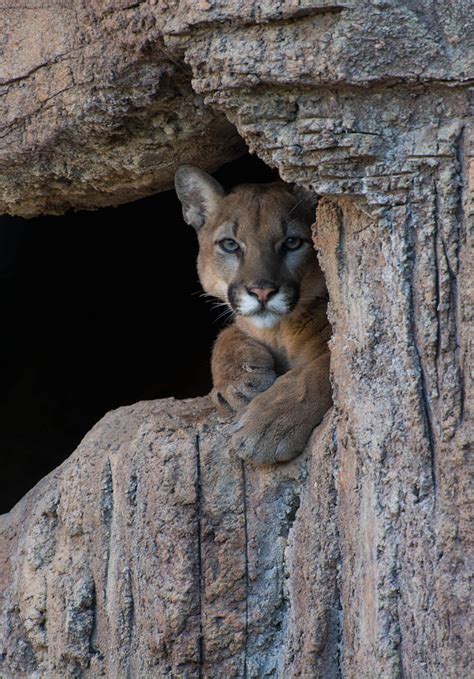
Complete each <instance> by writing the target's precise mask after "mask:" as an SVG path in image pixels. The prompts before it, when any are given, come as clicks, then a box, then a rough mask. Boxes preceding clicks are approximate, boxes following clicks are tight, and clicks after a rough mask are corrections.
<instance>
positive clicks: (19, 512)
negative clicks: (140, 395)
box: [0, 399, 338, 677]
mask: <svg viewBox="0 0 474 679" xmlns="http://www.w3.org/2000/svg"><path fill="white" fill-rule="evenodd" d="M211 420H213V421H214V424H213V425H210V424H209V422H210V421H211ZM313 450H314V452H313V454H312V455H311V454H306V455H304V456H302V457H300V458H299V459H297V460H296V461H294V462H293V463H291V464H287V465H282V466H280V467H277V468H271V467H268V468H266V469H258V470H257V469H254V468H252V467H251V466H247V467H244V466H243V464H242V463H241V462H240V461H239V460H238V459H237V458H236V457H234V456H233V455H232V453H231V450H230V448H229V441H228V436H227V434H226V424H225V422H222V421H221V422H219V421H218V420H217V421H216V417H215V413H214V411H213V409H212V408H211V407H210V403H209V401H208V400H207V399H202V400H195V401H187V402H176V401H172V400H168V401H155V402H148V403H146V402H144V403H139V404H136V405H134V406H131V407H126V408H122V409H120V410H117V411H115V412H113V413H110V414H109V415H107V416H106V417H105V418H104V419H103V420H102V421H101V422H100V423H99V424H98V425H97V426H96V427H95V428H94V429H93V430H92V431H91V432H90V433H89V434H88V436H87V437H86V438H85V439H84V441H83V442H82V444H81V446H80V447H79V448H78V450H77V451H76V452H75V453H74V454H73V455H72V456H71V457H70V458H69V459H68V460H67V461H66V462H65V463H64V464H63V465H62V466H61V467H59V468H58V469H57V470H56V471H55V472H53V473H52V474H51V475H50V476H48V477H46V478H45V479H44V480H43V481H42V482H41V483H40V484H39V485H38V486H37V487H36V488H35V489H34V490H33V491H31V492H30V493H29V495H27V496H26V497H25V498H24V500H23V501H22V502H21V503H19V505H17V507H16V508H15V509H14V510H13V511H12V512H11V513H10V514H9V515H6V517H4V519H3V525H2V533H1V535H2V543H1V549H0V554H1V555H2V569H1V572H2V579H3V582H2V604H1V610H2V616H3V620H2V623H3V624H2V628H3V630H4V638H3V639H2V648H1V657H2V659H3V663H2V669H0V672H1V676H4V677H16V676H20V675H21V676H23V674H24V673H26V674H27V675H28V676H48V677H52V676H91V677H97V676H103V675H105V676H109V677H125V676H133V677H178V676H179V677H200V676H209V677H240V676H245V675H247V676H258V677H260V676H262V677H263V676H275V674H278V675H280V676H301V675H300V674H299V673H298V672H299V671H307V668H308V667H310V666H311V667H314V669H315V671H316V670H317V668H320V669H321V671H322V672H323V673H324V676H327V677H331V676H338V670H337V640H338V634H337V629H338V627H337V625H338V617H337V615H338V613H337V601H336V593H337V592H336V575H337V569H336V558H337V542H336V528H335V514H334V502H335V495H334V479H333V459H334V455H333V451H334V446H333V442H332V421H331V419H330V417H328V418H327V420H326V422H325V424H324V425H323V426H322V427H321V428H320V430H319V432H318V434H317V435H316V436H315V437H314V438H313ZM303 555H305V556H306V557H307V558H306V560H305V559H304V558H303ZM313 559H317V567H316V568H315V569H313V567H312V566H310V564H311V562H312V560H313ZM310 601H311V602H312V603H313V604H314V605H311V611H310V613H309V615H308V613H307V612H306V609H307V607H308V604H309V602H310ZM320 656H321V657H320ZM305 668H306V669H305Z"/></svg>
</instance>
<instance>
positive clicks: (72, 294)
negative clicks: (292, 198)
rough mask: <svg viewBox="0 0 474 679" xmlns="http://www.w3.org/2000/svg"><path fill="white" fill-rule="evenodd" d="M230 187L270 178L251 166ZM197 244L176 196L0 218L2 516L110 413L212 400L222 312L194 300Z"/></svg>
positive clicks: (224, 174)
mask: <svg viewBox="0 0 474 679" xmlns="http://www.w3.org/2000/svg"><path fill="white" fill-rule="evenodd" d="M215 176H216V178H217V179H219V181H221V182H222V183H223V184H224V186H227V187H231V186H233V185H235V184H239V183H241V182H245V181H251V182H265V181H272V180H274V179H275V178H277V174H276V173H275V171H273V170H271V169H269V168H268V167H267V166H265V165H264V164H263V163H262V162H261V161H260V160H258V158H256V157H255V156H250V155H248V156H244V157H242V158H241V159H239V160H237V161H235V162H233V163H229V164H228V165H225V166H223V167H222V168H221V169H220V170H219V171H218V172H216V173H215ZM196 254H197V239H196V236H195V233H194V231H193V229H192V228H191V227H189V226H187V225H186V224H185V223H184V222H183V220H182V216H181V205H180V203H179V201H178V199H177V197H176V195H175V193H174V191H169V192H166V193H161V194H157V195H155V196H152V197H150V198H146V199H143V200H140V201H137V202H134V203H129V204H126V205H122V206H120V207H116V208H106V209H101V210H97V211H90V212H85V211H84V212H76V213H74V212H70V213H67V214H66V215H64V216H61V217H52V216H42V217H38V218H35V219H31V220H26V219H20V218H16V217H9V216H3V217H0V276H1V279H2V291H3V293H2V296H1V300H0V305H1V314H2V330H1V349H2V351H1V357H2V358H1V361H2V376H3V379H2V384H1V389H0V454H1V476H2V479H3V489H2V493H1V507H0V513H1V512H6V511H8V510H9V509H10V508H11V507H12V506H13V505H14V504H15V503H16V502H17V501H18V500H19V499H21V497H22V496H23V495H24V494H25V493H26V492H27V491H28V490H29V489H30V488H32V487H33V486H34V485H35V483H37V482H38V481H39V480H40V479H41V478H42V477H43V476H45V475H46V474H47V473H48V472H50V471H51V470H52V469H54V468H55V467H56V466H57V465H59V464H60V463H61V462H62V461H63V460H64V459H66V458H67V457H68V456H69V455H70V454H71V453H72V451H73V450H74V449H75V448H76V447H77V445H78V444H79V442H80V440H81V439H82V438H83V436H84V435H85V434H86V433H87V431H89V429H91V427H92V426H93V425H94V424H95V423H96V422H97V421H98V420H99V419H100V418H101V417H102V416H103V415H104V414H105V413H106V412H107V411H108V410H111V409H113V408H117V407H119V406H122V405H127V404H130V403H133V402H136V401H140V400H144V399H157V398H165V397H169V396H174V397H176V398H189V397H194V396H199V395H203V394H206V393H207V392H208V391H209V389H210V386H211V377H210V369H209V358H210V352H211V347H212V343H213V340H214V338H215V336H216V334H217V332H218V330H219V327H221V326H220V323H222V321H219V320H218V316H219V313H220V312H219V311H218V310H213V309H212V305H210V304H208V303H206V302H205V301H204V300H203V298H202V297H200V296H199V291H200V286H199V282H198V279H197V274H196V268H195V261H196Z"/></svg>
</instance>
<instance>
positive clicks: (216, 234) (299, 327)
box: [176, 166, 331, 463]
mask: <svg viewBox="0 0 474 679" xmlns="http://www.w3.org/2000/svg"><path fill="white" fill-rule="evenodd" d="M176 188H177V192H178V196H179V197H180V199H181V202H182V203H183V213H184V215H185V218H186V219H187V221H188V222H189V223H191V224H193V226H195V228H196V230H197V231H198V237H199V256H198V272H199V277H200V280H201V283H202V285H203V288H204V290H205V291H206V292H207V293H209V294H211V295H213V296H215V297H217V298H218V299H220V300H222V301H223V302H224V303H226V304H229V306H230V307H231V308H233V310H234V311H235V312H236V313H235V319H234V322H233V324H232V325H230V326H229V327H228V328H226V329H225V330H223V331H222V332H221V333H220V335H219V337H218V338H217V341H216V343H215V346H214V350H213V354H212V375H213V383H214V387H213V390H212V398H213V399H214V401H215V403H216V405H217V406H218V408H219V409H220V410H222V411H224V412H235V413H236V420H235V426H234V434H233V436H234V441H235V444H236V448H237V450H238V453H239V455H240V456H241V457H242V458H244V459H248V460H252V461H254V462H258V463H273V462H279V461H283V460H289V459H291V458H292V457H294V456H295V455H298V454H299V453H301V452H302V450H303V448H304V446H305V444H306V442H307V440H308V437H309V435H310V433H311V431H312V430H313V428H314V427H315V426H316V425H317V424H319V422H321V420H322V418H323V416H324V414H325V412H326V411H327V409H328V408H329V407H330V405H331V388H330V383H329V351H328V347H327V342H328V340H329V337H330V332H331V331H330V326H329V324H328V321H327V318H326V304H327V292H326V288H325V283H324V277H323V274H322V272H321V270H320V268H319V264H318V261H317V257H316V253H315V251H314V249H313V247H312V242H311V222H312V215H313V214H314V206H311V205H309V204H308V202H309V201H308V197H307V196H305V195H304V194H301V193H300V194H295V193H293V192H292V190H291V188H290V187H288V186H287V185H285V184H269V185H268V184H267V185H265V184H263V185H242V186H239V187H237V188H236V189H234V190H233V191H232V192H231V193H230V194H229V195H224V191H223V189H222V187H220V186H219V185H218V184H217V182H215V180H213V179H212V178H211V177H209V175H206V174H205V173H204V172H202V171H201V170H198V169H197V168H192V167H190V166H183V167H182V168H180V169H179V170H178V173H177V176H176ZM288 238H290V240H287V239H288ZM295 239H298V242H299V241H300V240H303V245H302V246H301V247H298V248H297V249H296V250H294V251H293V250H291V251H288V245H291V244H294V243H295ZM229 243H234V244H238V247H239V251H238V252H237V253H233V252H232V253H228V252H226V251H223V244H224V245H225V246H228V245H229ZM232 247H234V245H232ZM262 285H264V288H265V289H267V288H268V286H269V285H271V288H268V289H270V290H272V293H271V295H269V297H268V299H267V300H265V301H261V300H260V298H258V300H259V301H257V293H256V292H255V290H256V291H257V292H258V291H259V290H262ZM258 294H262V293H258ZM258 304H260V306H261V308H259V310H258V311H255V312H254V311H252V309H253V306H255V305H258ZM252 305H253V306H252ZM273 307H275V309H278V311H272V310H271V309H273ZM287 307H288V308H287Z"/></svg>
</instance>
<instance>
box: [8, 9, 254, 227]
mask: <svg viewBox="0 0 474 679" xmlns="http://www.w3.org/2000/svg"><path fill="white" fill-rule="evenodd" d="M0 35H1V38H0V111H1V115H0V214H1V213H10V214H16V215H21V216H26V217H31V216H34V215H37V214H40V213H48V214H53V213H58V214H62V213H64V212H65V211H66V210H67V209H68V208H70V207H73V208H75V209H81V208H93V207H100V206H106V205H116V204H118V203H124V202H127V201H131V200H134V199H137V198H141V197H143V196H146V195H150V194H151V193H154V192H156V191H161V190H164V189H169V188H171V187H172V185H173V177H174V171H175V169H176V165H177V164H178V163H179V162H190V163H193V162H194V163H199V164H201V165H203V166H206V167H207V168H208V169H215V168H216V167H217V166H218V165H220V164H222V163H224V162H226V161H229V160H232V159H234V158H236V157H237V156H239V155H241V154H242V153H243V151H244V145H243V143H242V140H241V138H240V137H239V136H238V135H237V133H236V131H235V128H234V127H233V126H232V125H230V123H229V122H228V121H227V120H226V118H225V117H224V116H223V115H222V114H219V113H215V112H213V111H212V110H211V109H209V108H207V107H205V106H204V104H203V99H202V96H200V95H198V94H196V93H195V92H194V91H193V90H192V88H191V85H190V74H189V69H188V68H187V67H186V66H185V65H184V64H183V63H182V62H180V61H179V60H177V59H176V58H175V57H174V56H173V54H170V53H168V52H167V51H166V49H165V47H164V45H163V40H162V38H161V34H160V31H159V29H158V27H157V24H156V19H155V17H154V15H153V13H152V12H151V9H150V7H148V5H147V3H140V2H137V3H130V2H123V1H121V0H119V1H114V0H107V1H106V2H104V1H103V0H96V1H93V2H89V1H88V2H74V3H57V2H55V3H51V2H49V1H44V2H42V1H40V2H37V1H36V0H34V1H31V0H27V1H26V2H22V3H20V4H19V5H18V6H17V7H15V3H2V2H0Z"/></svg>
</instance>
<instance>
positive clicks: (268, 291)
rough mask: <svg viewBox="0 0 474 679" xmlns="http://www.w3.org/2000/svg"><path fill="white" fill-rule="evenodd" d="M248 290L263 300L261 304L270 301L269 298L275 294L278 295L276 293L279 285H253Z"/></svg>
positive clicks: (259, 299) (260, 300)
mask: <svg viewBox="0 0 474 679" xmlns="http://www.w3.org/2000/svg"><path fill="white" fill-rule="evenodd" d="M247 292H248V293H249V294H250V295H254V296H255V297H256V298H257V299H258V301H259V302H261V304H266V303H267V302H268V300H269V299H270V297H272V296H273V295H276V293H277V292H278V288H277V287H271V288H270V287H265V288H263V287H262V288H257V287H251V288H247Z"/></svg>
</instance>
